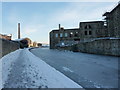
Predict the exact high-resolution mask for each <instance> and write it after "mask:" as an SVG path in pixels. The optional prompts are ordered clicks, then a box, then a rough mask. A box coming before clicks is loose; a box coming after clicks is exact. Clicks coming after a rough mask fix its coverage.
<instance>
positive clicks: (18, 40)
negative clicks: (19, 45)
mask: <svg viewBox="0 0 120 90" xmlns="http://www.w3.org/2000/svg"><path fill="white" fill-rule="evenodd" d="M26 39H29V38H20V39H15V40H13V41H22V40H26ZM29 40H30V39H29Z"/></svg>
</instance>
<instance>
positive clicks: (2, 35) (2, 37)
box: [0, 34, 12, 40]
mask: <svg viewBox="0 0 120 90" xmlns="http://www.w3.org/2000/svg"><path fill="white" fill-rule="evenodd" d="M0 38H1V39H6V40H11V38H12V34H10V35H6V34H0Z"/></svg>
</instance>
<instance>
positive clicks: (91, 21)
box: [80, 21, 104, 23]
mask: <svg viewBox="0 0 120 90" xmlns="http://www.w3.org/2000/svg"><path fill="white" fill-rule="evenodd" d="M99 22H104V21H87V22H80V23H99Z"/></svg>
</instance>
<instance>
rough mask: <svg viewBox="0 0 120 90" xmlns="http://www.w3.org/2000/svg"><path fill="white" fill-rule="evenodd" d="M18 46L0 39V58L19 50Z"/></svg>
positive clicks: (15, 43)
mask: <svg viewBox="0 0 120 90" xmlns="http://www.w3.org/2000/svg"><path fill="white" fill-rule="evenodd" d="M19 47H20V45H19V43H17V42H14V41H9V40H5V39H0V58H1V57H2V56H4V55H6V54H8V53H10V52H12V51H15V50H16V49H19Z"/></svg>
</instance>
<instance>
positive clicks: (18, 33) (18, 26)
mask: <svg viewBox="0 0 120 90" xmlns="http://www.w3.org/2000/svg"><path fill="white" fill-rule="evenodd" d="M18 39H20V23H18Z"/></svg>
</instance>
